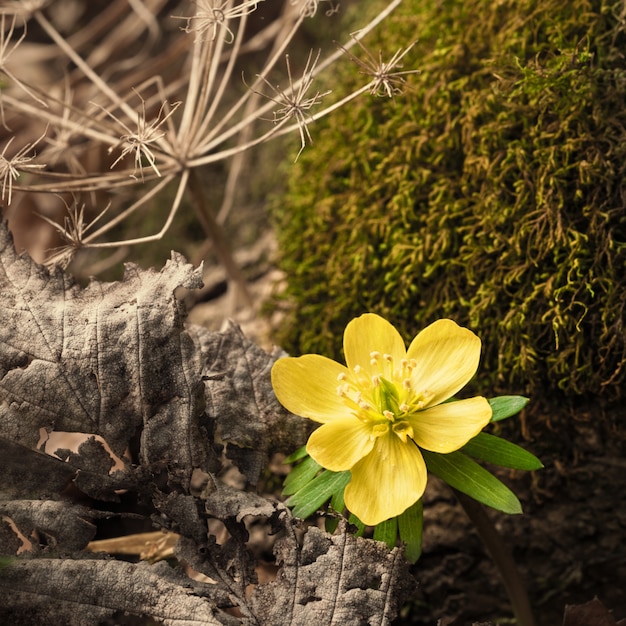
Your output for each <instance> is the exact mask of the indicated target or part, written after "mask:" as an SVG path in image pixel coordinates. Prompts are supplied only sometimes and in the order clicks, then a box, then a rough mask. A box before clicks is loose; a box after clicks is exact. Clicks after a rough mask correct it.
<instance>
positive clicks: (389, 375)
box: [337, 352, 432, 443]
mask: <svg viewBox="0 0 626 626" xmlns="http://www.w3.org/2000/svg"><path fill="white" fill-rule="evenodd" d="M369 365H370V366H369V367H368V368H367V371H368V372H369V373H370V375H366V373H365V368H362V367H360V366H359V365H357V366H355V368H354V371H353V372H347V373H342V374H340V375H339V377H338V382H339V385H338V387H337V394H338V395H339V396H341V398H343V400H344V402H345V403H346V404H347V405H348V406H349V407H350V408H351V409H352V410H353V413H354V415H355V416H356V417H357V418H358V419H359V420H361V421H362V422H364V423H366V424H369V425H370V426H371V437H372V438H376V437H382V436H383V435H386V434H387V433H389V432H390V431H391V432H393V433H395V434H396V435H397V436H398V437H399V438H400V439H401V440H402V441H403V442H405V443H406V440H407V437H410V438H413V427H412V426H411V423H410V417H411V416H412V415H413V414H414V413H416V412H417V411H420V410H422V409H423V408H425V406H426V404H427V403H428V400H429V399H430V398H431V397H432V394H430V393H428V392H427V391H417V390H416V389H415V388H414V386H413V383H412V380H411V373H412V371H413V369H414V368H415V361H414V360H413V359H402V360H401V361H400V363H399V364H397V363H394V359H393V357H392V356H391V355H390V354H383V355H381V354H380V353H379V352H371V353H370V363H369ZM372 371H373V373H372Z"/></svg>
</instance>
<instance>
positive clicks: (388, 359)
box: [383, 354, 393, 363]
mask: <svg viewBox="0 0 626 626" xmlns="http://www.w3.org/2000/svg"><path fill="white" fill-rule="evenodd" d="M383 359H385V361H387V363H391V362H392V361H393V357H392V356H391V354H383Z"/></svg>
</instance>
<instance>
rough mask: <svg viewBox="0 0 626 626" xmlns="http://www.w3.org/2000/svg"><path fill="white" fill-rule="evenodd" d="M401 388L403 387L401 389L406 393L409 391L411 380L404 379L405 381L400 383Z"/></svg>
mask: <svg viewBox="0 0 626 626" xmlns="http://www.w3.org/2000/svg"><path fill="white" fill-rule="evenodd" d="M402 386H403V387H404V388H405V389H406V390H407V391H409V390H410V389H411V379H410V378H405V379H404V380H403V381H402Z"/></svg>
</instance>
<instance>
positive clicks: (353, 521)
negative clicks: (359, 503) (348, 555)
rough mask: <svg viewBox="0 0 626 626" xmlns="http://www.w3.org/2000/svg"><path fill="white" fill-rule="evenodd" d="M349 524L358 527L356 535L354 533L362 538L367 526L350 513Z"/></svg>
mask: <svg viewBox="0 0 626 626" xmlns="http://www.w3.org/2000/svg"><path fill="white" fill-rule="evenodd" d="M348 522H349V523H350V524H352V525H353V526H356V533H354V534H355V535H356V536H357V537H362V536H363V533H364V532H365V524H364V523H363V522H362V521H361V520H360V519H359V518H358V517H357V516H356V515H355V514H354V513H350V517H348Z"/></svg>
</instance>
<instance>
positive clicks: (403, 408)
mask: <svg viewBox="0 0 626 626" xmlns="http://www.w3.org/2000/svg"><path fill="white" fill-rule="evenodd" d="M398 408H399V409H400V410H401V411H402V412H403V413H408V412H409V410H410V409H411V407H410V406H409V405H408V404H407V403H406V402H403V403H402V404H401V405H400V406H399V407H398Z"/></svg>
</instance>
